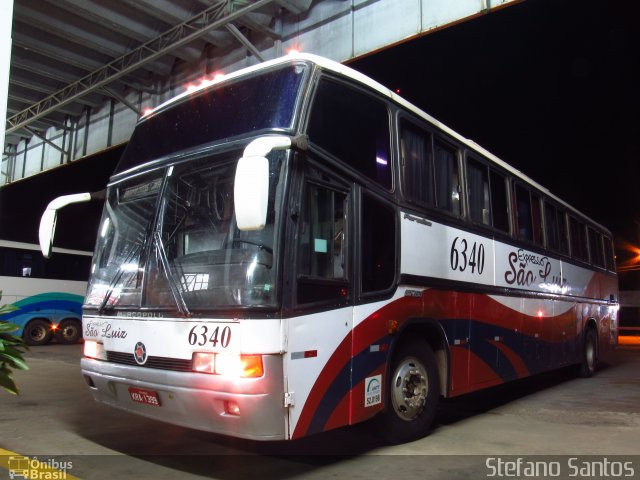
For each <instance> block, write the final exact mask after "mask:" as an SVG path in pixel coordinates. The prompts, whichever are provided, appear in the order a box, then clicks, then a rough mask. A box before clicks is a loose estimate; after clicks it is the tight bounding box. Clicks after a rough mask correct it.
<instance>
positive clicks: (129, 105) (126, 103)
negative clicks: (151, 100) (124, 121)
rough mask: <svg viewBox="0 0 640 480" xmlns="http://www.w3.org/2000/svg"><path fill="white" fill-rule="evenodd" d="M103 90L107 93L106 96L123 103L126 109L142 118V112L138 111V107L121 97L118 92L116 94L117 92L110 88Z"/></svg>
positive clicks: (103, 88)
mask: <svg viewBox="0 0 640 480" xmlns="http://www.w3.org/2000/svg"><path fill="white" fill-rule="evenodd" d="M101 90H102V91H103V92H104V93H105V95H109V96H110V97H113V98H115V99H116V100H117V101H119V102H120V103H122V104H123V105H124V106H125V107H127V108H129V109H131V110H133V111H134V112H136V115H138V116H139V117H141V116H142V112H141V111H140V110H138V107H136V106H135V105H134V104H133V103H131V102H130V101H129V100H127V99H126V98H125V97H124V96H123V95H120V94H119V93H118V92H116V91H115V90H113V89H111V88H109V87H102V89H101Z"/></svg>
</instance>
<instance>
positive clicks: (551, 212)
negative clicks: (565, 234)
mask: <svg viewBox="0 0 640 480" xmlns="http://www.w3.org/2000/svg"><path fill="white" fill-rule="evenodd" d="M544 220H545V233H546V235H547V248H549V249H551V250H555V251H559V250H560V231H559V229H558V210H557V209H556V207H554V206H553V205H551V204H549V203H545V204H544Z"/></svg>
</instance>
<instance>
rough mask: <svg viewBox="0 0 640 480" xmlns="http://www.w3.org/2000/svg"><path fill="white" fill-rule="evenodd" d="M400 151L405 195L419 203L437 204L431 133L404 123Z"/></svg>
mask: <svg viewBox="0 0 640 480" xmlns="http://www.w3.org/2000/svg"><path fill="white" fill-rule="evenodd" d="M400 151H401V155H402V165H403V181H404V185H403V190H404V194H405V196H406V197H407V198H408V199H410V200H414V201H417V202H419V203H425V204H428V205H434V204H435V196H434V192H433V185H434V181H433V151H432V137H431V134H430V133H428V132H425V131H423V130H421V129H419V128H417V127H414V126H413V125H411V124H409V123H408V122H403V123H402V129H401V134H400Z"/></svg>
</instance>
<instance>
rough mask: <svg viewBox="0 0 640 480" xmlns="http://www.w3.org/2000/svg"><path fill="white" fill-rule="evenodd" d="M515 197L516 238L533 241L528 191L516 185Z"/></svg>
mask: <svg viewBox="0 0 640 480" xmlns="http://www.w3.org/2000/svg"><path fill="white" fill-rule="evenodd" d="M515 195H516V220H517V222H516V223H517V225H518V230H517V232H518V238H520V239H522V240H533V221H532V215H531V197H530V196H529V190H527V189H525V188H523V187H522V186H521V185H516V188H515Z"/></svg>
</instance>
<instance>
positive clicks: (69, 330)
mask: <svg viewBox="0 0 640 480" xmlns="http://www.w3.org/2000/svg"><path fill="white" fill-rule="evenodd" d="M81 337H82V330H81V327H80V322H78V321H77V320H74V319H72V318H71V319H66V320H62V321H61V322H60V324H59V325H58V332H57V339H58V341H59V342H60V343H64V344H65V345H71V344H73V343H78V340H80V338H81Z"/></svg>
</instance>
